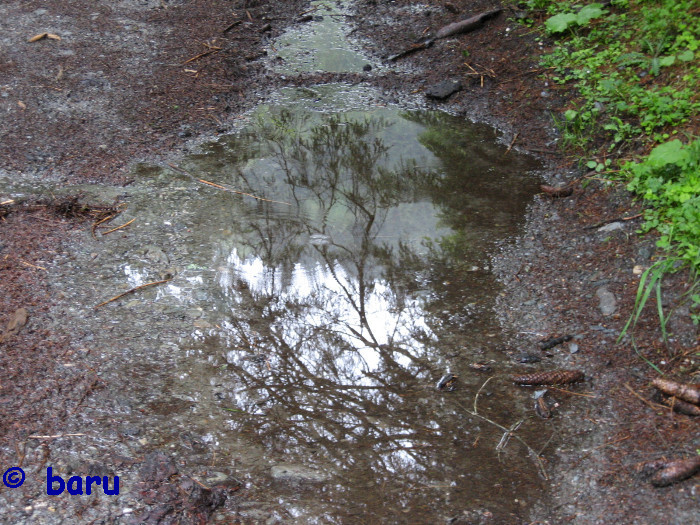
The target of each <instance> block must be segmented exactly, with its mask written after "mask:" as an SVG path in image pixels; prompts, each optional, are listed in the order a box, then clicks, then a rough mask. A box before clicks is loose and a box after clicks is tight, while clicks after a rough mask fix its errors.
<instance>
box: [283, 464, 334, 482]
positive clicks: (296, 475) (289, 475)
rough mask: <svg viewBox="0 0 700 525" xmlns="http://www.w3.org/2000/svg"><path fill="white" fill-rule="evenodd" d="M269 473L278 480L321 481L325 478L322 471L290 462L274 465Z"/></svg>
mask: <svg viewBox="0 0 700 525" xmlns="http://www.w3.org/2000/svg"><path fill="white" fill-rule="evenodd" d="M270 475H271V476H272V478H273V479H276V480H280V481H281V480H286V481H299V482H321V481H326V479H327V476H326V475H325V474H324V473H323V472H319V471H317V470H313V469H310V468H308V467H304V466H302V465H292V464H280V465H275V466H274V467H272V468H271V469H270Z"/></svg>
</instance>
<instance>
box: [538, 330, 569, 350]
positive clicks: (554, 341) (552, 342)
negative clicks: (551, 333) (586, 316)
mask: <svg viewBox="0 0 700 525" xmlns="http://www.w3.org/2000/svg"><path fill="white" fill-rule="evenodd" d="M573 338H574V336H573V335H568V334H567V335H562V336H561V337H552V338H550V339H547V340H545V341H542V342H540V349H542V350H549V349H550V348H554V347H555V346H557V345H560V344H562V343H566V342H567V341H571V340H572V339H573Z"/></svg>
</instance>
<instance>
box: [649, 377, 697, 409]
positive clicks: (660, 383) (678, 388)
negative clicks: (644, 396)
mask: <svg viewBox="0 0 700 525" xmlns="http://www.w3.org/2000/svg"><path fill="white" fill-rule="evenodd" d="M651 384H652V385H654V386H655V387H656V388H658V389H659V390H661V391H662V392H663V393H664V394H668V395H669V396H675V397H677V398H678V399H681V400H683V401H687V402H688V403H693V404H694V405H700V388H698V387H697V386H695V385H686V384H683V383H677V382H676V381H669V380H668V379H661V378H657V379H654V380H653V381H652V382H651Z"/></svg>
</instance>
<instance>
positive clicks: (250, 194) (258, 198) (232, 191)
mask: <svg viewBox="0 0 700 525" xmlns="http://www.w3.org/2000/svg"><path fill="white" fill-rule="evenodd" d="M168 166H170V167H171V168H172V169H174V170H175V171H177V172H179V173H182V174H183V175H187V176H188V177H190V178H191V179H193V180H196V181H197V182H201V183H202V184H206V185H208V186H212V187H214V188H217V189H220V190H224V191H230V192H231V193H237V194H238V195H245V196H246V197H252V198H254V199H257V200H259V201H265V202H275V203H277V204H284V205H286V206H291V204H290V203H288V202H284V201H275V200H272V199H265V198H263V197H258V196H257V195H253V194H252V193H246V192H244V191H238V190H234V189H232V188H227V187H226V186H222V185H221V184H217V183H215V182H209V181H208V180H204V179H198V178H197V177H195V176H194V175H192V174H191V173H190V172H189V171H187V170H184V169H182V168H180V167H179V166H175V165H174V164H168Z"/></svg>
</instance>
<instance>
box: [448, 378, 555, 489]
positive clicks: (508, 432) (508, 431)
mask: <svg viewBox="0 0 700 525" xmlns="http://www.w3.org/2000/svg"><path fill="white" fill-rule="evenodd" d="M490 380H491V378H489V379H487V380H486V381H485V382H484V384H483V385H481V388H479V391H478V392H477V393H476V395H475V396H474V410H469V409H468V408H467V407H465V406H464V405H462V404H461V403H459V402H457V405H458V406H460V407H462V409H464V411H465V412H467V413H468V414H470V415H471V416H474V417H477V418H479V419H481V420H482V421H485V422H486V423H489V424H491V425H493V426H494V427H496V428H499V429H501V430H502V431H503V432H505V434H504V435H503V437H502V438H501V443H499V444H498V446H497V447H496V450H498V452H499V454H500V452H501V449H502V448H504V447H505V444H507V442H508V441H507V440H506V443H505V444H502V442H503V440H504V439H506V436H507V439H510V438H511V437H513V438H515V439H516V440H517V441H519V442H520V443H521V444H522V445H523V446H524V447H525V448H526V449H527V451H528V452H529V454H530V456H532V458H533V460H534V461H535V463H536V465H537V469H538V471H539V473H540V475H541V476H542V478H544V479H545V480H548V479H549V476H547V471H546V470H545V468H544V463H542V459H540V455H539V454H538V453H537V452H536V451H535V450H534V449H533V448H532V447H531V446H530V445H528V444H527V442H526V441H525V440H524V439H523V438H521V437H520V436H518V435H516V434H514V432H515V431H516V430H517V429H518V427H520V425H521V424H522V423H523V420H520V421H518V422H517V423H516V424H515V425H513V426H511V428H506V427H504V426H503V425H501V424H500V423H496V422H495V421H494V420H492V419H489V418H487V417H486V416H482V415H481V414H479V413H478V412H477V408H476V404H477V398H478V397H479V394H480V393H481V390H482V389H483V388H484V387H485V386H486V383H488V382H489V381H490ZM548 443H549V442H548ZM543 450H544V449H543Z"/></svg>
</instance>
